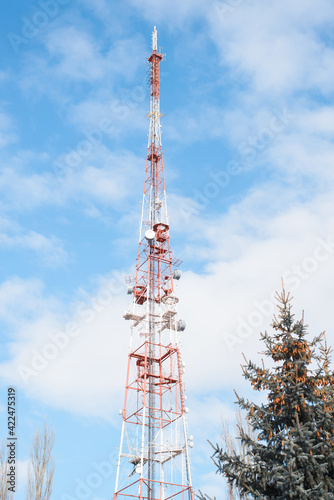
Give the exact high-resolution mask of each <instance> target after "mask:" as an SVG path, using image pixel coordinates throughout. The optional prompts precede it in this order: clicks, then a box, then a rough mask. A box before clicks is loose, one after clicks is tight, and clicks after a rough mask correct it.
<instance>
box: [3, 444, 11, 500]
mask: <svg viewBox="0 0 334 500" xmlns="http://www.w3.org/2000/svg"><path fill="white" fill-rule="evenodd" d="M7 460H8V454H7V452H6V445H5V443H4V442H2V443H1V446H0V500H12V499H13V496H14V494H13V493H12V492H10V491H8V483H7Z"/></svg>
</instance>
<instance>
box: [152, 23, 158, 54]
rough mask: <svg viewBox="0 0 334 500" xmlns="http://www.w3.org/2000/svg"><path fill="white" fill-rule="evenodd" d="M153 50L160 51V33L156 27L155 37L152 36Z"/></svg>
mask: <svg viewBox="0 0 334 500" xmlns="http://www.w3.org/2000/svg"><path fill="white" fill-rule="evenodd" d="M152 49H153V50H158V32H157V27H156V26H154V30H153V35H152Z"/></svg>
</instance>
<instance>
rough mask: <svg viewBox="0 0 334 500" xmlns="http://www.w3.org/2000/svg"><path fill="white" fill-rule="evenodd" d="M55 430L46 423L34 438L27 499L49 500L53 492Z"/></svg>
mask: <svg viewBox="0 0 334 500" xmlns="http://www.w3.org/2000/svg"><path fill="white" fill-rule="evenodd" d="M54 441H55V434H54V430H53V429H52V428H50V427H48V425H47V424H46V422H45V423H44V427H43V429H40V428H38V429H37V431H36V433H35V435H34V436H33V439H32V447H31V453H30V461H29V468H28V488H27V500H49V498H50V496H51V493H52V485H53V474H54V469H55V461H54V457H53V454H52V449H53V445H54Z"/></svg>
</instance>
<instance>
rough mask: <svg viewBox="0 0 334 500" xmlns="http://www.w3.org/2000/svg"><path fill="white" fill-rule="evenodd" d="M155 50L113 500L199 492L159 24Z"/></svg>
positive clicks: (186, 499)
mask: <svg viewBox="0 0 334 500" xmlns="http://www.w3.org/2000/svg"><path fill="white" fill-rule="evenodd" d="M152 48H153V51H152V54H151V56H150V57H149V58H148V61H149V64H150V80H151V107H150V115H149V116H150V129H149V140H148V149H147V160H146V173H145V185H144V198H143V207H142V217H141V225H140V236H139V250H138V257H137V265H136V276H135V278H133V280H129V284H128V293H129V294H133V301H132V304H131V306H130V308H129V310H128V311H126V313H125V314H124V317H125V319H127V320H129V321H131V323H132V326H131V342H130V349H129V358H128V369H127V377H126V386H125V401H124V408H123V409H122V410H121V414H122V419H123V424H122V435H121V444H120V450H119V457H118V463H117V476H116V486H115V494H114V500H116V499H122V498H124V497H132V498H138V499H145V500H146V499H147V500H168V499H171V498H173V497H177V498H178V499H179V500H181V499H182V500H193V490H192V482H191V472H190V459H189V448H190V447H192V444H193V443H192V437H191V436H190V437H188V435H187V423H186V412H187V408H186V407H185V399H186V398H185V396H184V386H183V381H182V375H183V372H184V363H182V360H181V355H180V349H179V332H181V331H183V330H184V328H185V323H184V321H182V320H178V319H177V311H176V305H177V302H178V299H177V297H176V296H175V294H174V280H178V279H179V278H180V276H181V272H180V271H179V270H178V269H177V267H178V265H179V264H180V263H181V261H179V260H176V259H173V257H172V252H171V248H170V242H169V223H168V215H167V205H166V192H165V180H164V167H163V159H162V148H161V125H160V118H161V114H160V62H161V60H162V58H163V56H162V54H160V53H159V52H158V50H157V31H156V28H155V27H154V31H153V43H152Z"/></svg>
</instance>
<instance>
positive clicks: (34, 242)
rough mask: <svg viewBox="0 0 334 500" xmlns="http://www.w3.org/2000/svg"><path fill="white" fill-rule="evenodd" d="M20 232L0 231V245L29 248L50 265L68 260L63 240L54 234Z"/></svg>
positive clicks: (53, 265) (54, 265) (57, 264)
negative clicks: (48, 235)
mask: <svg viewBox="0 0 334 500" xmlns="http://www.w3.org/2000/svg"><path fill="white" fill-rule="evenodd" d="M20 233H21V234H5V233H0V247H2V248H14V249H16V248H19V249H23V250H28V251H29V250H31V251H33V252H35V253H36V254H37V255H38V257H39V258H40V259H41V260H42V261H43V262H44V263H45V264H46V265H47V266H50V267H57V266H59V265H63V264H64V263H66V262H67V261H68V254H67V252H66V251H65V249H64V246H63V242H62V241H61V240H59V238H56V237H55V236H50V237H46V236H44V235H42V234H39V233H36V232H35V231H28V232H26V233H24V232H22V231H20Z"/></svg>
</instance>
